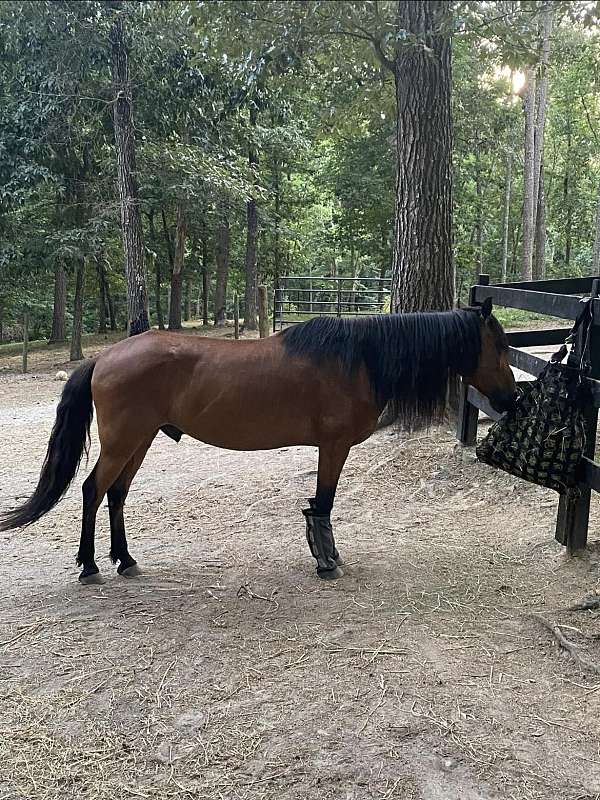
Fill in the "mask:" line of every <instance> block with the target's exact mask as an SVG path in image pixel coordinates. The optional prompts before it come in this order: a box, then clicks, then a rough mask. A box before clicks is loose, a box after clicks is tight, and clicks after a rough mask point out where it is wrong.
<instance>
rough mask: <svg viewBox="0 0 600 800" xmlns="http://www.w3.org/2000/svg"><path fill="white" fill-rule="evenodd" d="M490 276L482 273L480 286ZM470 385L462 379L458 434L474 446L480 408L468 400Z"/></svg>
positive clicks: (472, 298)
mask: <svg viewBox="0 0 600 800" xmlns="http://www.w3.org/2000/svg"><path fill="white" fill-rule="evenodd" d="M489 283H490V276H489V275H480V276H479V280H478V281H477V285H478V286H489ZM474 301H475V290H474V288H473V287H471V290H470V292H469V305H473V304H474ZM468 392H469V386H468V384H467V382H466V381H464V380H463V379H462V378H461V379H460V389H459V396H458V430H457V432H456V436H457V438H458V440H459V442H460V443H461V444H462V445H464V446H465V447H474V445H476V444H477V421H478V420H479V409H478V408H476V407H475V406H473V405H471V403H469V400H468Z"/></svg>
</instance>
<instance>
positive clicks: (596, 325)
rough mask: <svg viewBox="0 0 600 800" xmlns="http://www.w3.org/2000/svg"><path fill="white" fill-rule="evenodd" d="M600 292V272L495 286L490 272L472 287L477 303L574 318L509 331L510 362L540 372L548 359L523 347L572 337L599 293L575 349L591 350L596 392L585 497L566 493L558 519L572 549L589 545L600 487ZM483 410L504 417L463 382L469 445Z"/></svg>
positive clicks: (588, 413) (463, 424) (462, 424)
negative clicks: (599, 459) (598, 456)
mask: <svg viewBox="0 0 600 800" xmlns="http://www.w3.org/2000/svg"><path fill="white" fill-rule="evenodd" d="M599 295H600V278H599V277H596V276H592V277H587V278H564V279H558V280H544V281H525V282H522V283H506V284H493V285H491V284H490V283H489V277H488V276H487V275H480V276H479V282H478V283H477V285H475V286H473V287H472V288H471V291H470V295H469V302H470V303H471V304H475V303H482V302H483V301H484V300H485V299H487V298H488V297H490V298H491V299H492V301H493V303H494V304H495V305H497V306H504V307H506V308H518V309H522V310H524V311H533V312H536V313H538V314H545V315H548V316H552V317H558V318H559V319H565V320H570V322H571V324H570V325H569V326H568V327H564V328H549V329H546V330H528V331H518V332H514V333H509V334H508V340H509V345H510V352H509V360H510V363H511V364H512V366H514V367H516V368H518V369H520V370H522V371H523V372H526V373H528V374H530V375H534V376H536V377H537V376H538V375H539V374H540V372H541V371H542V370H543V369H544V367H545V366H546V364H547V361H546V360H545V359H543V358H540V357H539V356H536V355H533V354H532V353H528V352H527V351H525V350H523V349H520V348H525V347H544V346H555V345H556V346H558V345H560V344H562V343H563V342H564V341H565V338H566V337H567V336H568V334H569V332H570V330H571V327H572V324H573V322H574V321H575V319H577V317H578V316H579V313H580V311H581V301H582V299H583V298H587V297H592V298H594V299H593V307H592V312H593V323H592V327H591V330H590V334H589V340H588V342H587V346H586V342H584V341H583V340H582V337H581V335H579V334H578V335H577V337H576V340H575V342H574V345H573V347H574V352H575V353H576V354H577V355H578V356H581V355H583V353H584V350H587V352H586V355H587V358H588V360H589V363H590V372H589V377H587V378H586V380H587V381H588V382H589V384H590V388H591V393H590V399H589V401H588V403H587V405H586V407H585V420H586V434H587V437H586V438H587V444H586V448H585V455H584V463H585V474H584V478H583V482H582V484H581V486H580V489H581V492H580V495H579V497H566V496H564V495H561V497H560V499H559V503H558V516H557V521H556V533H555V537H556V539H557V541H559V542H560V543H561V544H562V545H565V546H566V547H567V550H568V551H570V552H572V551H575V550H579V549H581V548H584V547H585V546H586V543H587V534H588V524H589V511H590V498H591V491H592V489H593V490H594V491H596V492H598V491H600V464H597V463H596V462H595V461H594V457H595V451H596V429H597V423H598V408H600V299H598V298H599ZM479 410H482V411H484V412H485V413H486V414H487V415H488V416H489V417H490V418H491V419H493V420H497V419H499V416H500V415H499V414H498V413H497V412H496V411H494V409H493V408H492V407H491V405H490V403H489V401H488V399H487V398H486V397H484V396H483V395H482V394H480V393H479V392H478V391H477V390H476V389H474V388H473V387H469V386H467V384H466V383H464V382H463V384H462V387H461V397H460V406H459V419H458V431H457V436H458V439H459V440H460V441H461V442H462V444H464V445H470V446H472V445H474V444H475V443H476V439H477V422H478V418H479Z"/></svg>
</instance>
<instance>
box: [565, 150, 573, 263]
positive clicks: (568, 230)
mask: <svg viewBox="0 0 600 800" xmlns="http://www.w3.org/2000/svg"><path fill="white" fill-rule="evenodd" d="M568 141H569V150H568V151H567V152H570V145H571V139H570V136H569V139H568ZM570 169H571V164H570V162H569V160H567V163H566V165H565V177H564V179H563V204H564V207H565V208H566V211H567V219H566V223H565V270H566V271H567V272H568V270H569V266H570V264H571V246H572V236H573V207H572V203H571V194H570V191H569V188H570V186H569V184H570V181H569V170H570Z"/></svg>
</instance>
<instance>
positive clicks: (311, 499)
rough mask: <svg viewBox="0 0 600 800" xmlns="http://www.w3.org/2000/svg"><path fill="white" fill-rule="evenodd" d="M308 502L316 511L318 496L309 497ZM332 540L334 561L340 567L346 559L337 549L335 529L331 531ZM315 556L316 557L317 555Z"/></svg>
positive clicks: (312, 509)
mask: <svg viewBox="0 0 600 800" xmlns="http://www.w3.org/2000/svg"><path fill="white" fill-rule="evenodd" d="M308 504H309V505H310V509H311V511H313V512H314V511H315V509H316V507H317V500H316V498H315V497H309V498H308ZM302 513H304V512H302ZM327 518H328V519H329V515H327ZM329 527H331V522H330V523H329ZM306 538H307V539H308V522H307V525H306ZM331 540H332V542H333V560H334V561H335V563H336V564H337V565H338V567H341V566H343V565H344V559H343V558H342V557H341V555H340V554H339V553H338V549H337V547H336V546H335V539H334V537H333V530H332V531H331ZM308 546H309V547H310V542H309V543H308ZM311 552H312V551H311ZM315 558H316V556H315Z"/></svg>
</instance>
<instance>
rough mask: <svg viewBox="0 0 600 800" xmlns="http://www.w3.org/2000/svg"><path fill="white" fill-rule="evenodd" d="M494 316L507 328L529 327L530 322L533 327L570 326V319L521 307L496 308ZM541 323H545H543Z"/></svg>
mask: <svg viewBox="0 0 600 800" xmlns="http://www.w3.org/2000/svg"><path fill="white" fill-rule="evenodd" d="M494 316H495V317H496V319H497V320H498V322H500V324H501V325H503V326H504V327H505V328H516V327H519V328H521V327H527V326H528V325H529V324H530V323H535V324H532V325H531V327H533V328H540V327H548V328H555V327H557V326H558V327H568V325H569V320H564V319H559V318H558V317H549V316H547V315H546V314H536V313H534V312H532V311H521V310H520V309H519V308H500V307H499V306H496V308H494ZM540 323H544V324H543V325H541V324H540Z"/></svg>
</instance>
